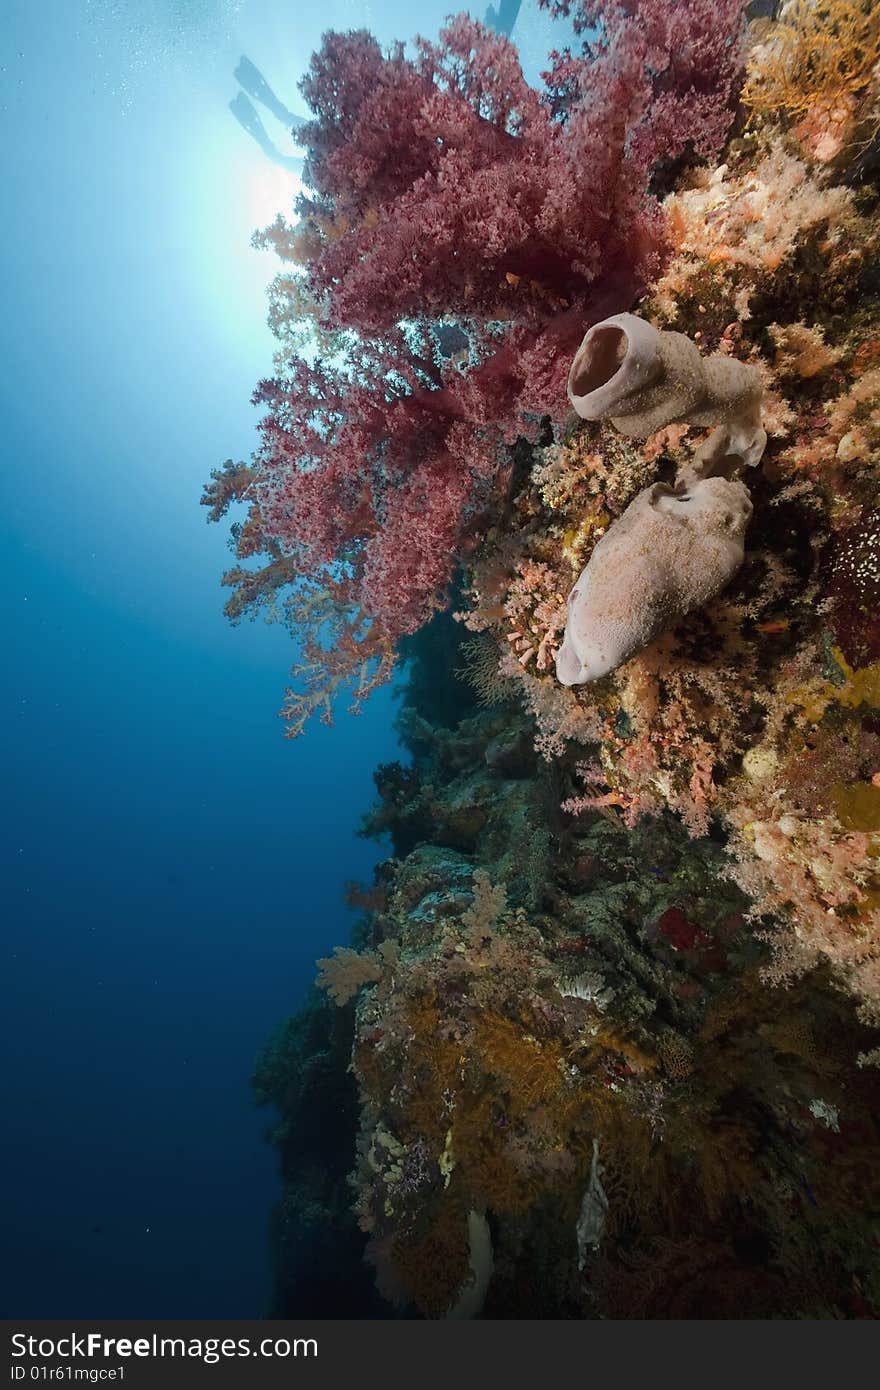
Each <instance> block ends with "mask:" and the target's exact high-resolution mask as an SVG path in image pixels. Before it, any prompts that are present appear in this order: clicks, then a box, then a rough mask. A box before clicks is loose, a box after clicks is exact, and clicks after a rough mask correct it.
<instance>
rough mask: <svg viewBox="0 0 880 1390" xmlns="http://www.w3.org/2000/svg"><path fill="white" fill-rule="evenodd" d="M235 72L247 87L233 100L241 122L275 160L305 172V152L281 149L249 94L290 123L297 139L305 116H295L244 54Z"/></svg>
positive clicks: (237, 117) (231, 106) (231, 108)
mask: <svg viewBox="0 0 880 1390" xmlns="http://www.w3.org/2000/svg"><path fill="white" fill-rule="evenodd" d="M233 76H234V77H235V78H236V80H237V81H238V83H239V84H240V86H241V87H243V88H244V91H241V92H238V93H237V94H236V95H235V96H234V97H233V99H232V101H231V102H230V103H229V109H230V111H231V112H232V114H233V116H234V117H235V119H236V120H237V121H238V124H239V125H240V126H241V127H242V129H243V130H246V131H247V133H248V135H250V137H251V138H252V139H253V140H256V142H257V144H258V145H259V147H260V149H261V150H262V151H263V154H264V155H266V157H267V158H268V159H271V160H272V161H273V163H275V164H279V165H280V166H281V168H282V169H289V170H290V171H291V172H292V173H295V174H301V173H302V170H303V164H304V162H305V161H304V159H303V158H302V156H301V155H292V154H283V153H282V151H281V150H279V148H278V146H277V145H276V144H275V141H274V140H273V139H272V137H271V136H270V135H269V132H268V131H267V130H266V127H265V126H264V125H263V122H262V121H261V120H260V117H259V115H258V113H257V110H256V108H255V106H254V104H253V102H252V101H251V100H250V97H249V96H248V95H246V94H247V93H250V96H252V97H253V98H254V99H255V100H256V101H258V102H259V103H260V105H261V106H265V108H266V110H267V111H270V112H271V113H272V115H273V116H274V117H275V119H276V120H277V121H280V122H281V124H282V125H284V126H286V127H287V129H288V131H289V132H290V134H291V135H293V137H294V139H296V134H295V133H296V131H297V130H299V129H300V127H301V126H303V125H305V120H304V118H303V117H302V116H295V115H294V114H293V112H292V111H288V109H287V107H286V106H285V105H284V103H283V102H282V101H279V100H278V97H277V96H276V95H275V93H274V92H273V91H272V88H271V87H270V86H269V84H268V82H267V81H266V79H265V77H264V76H263V74H262V73H261V72H260V70H259V68H258V67H257V66H256V65H255V64H254V63H252V62H251V60H250V58H246V57H244V56H242V57H241V59H240V60H239V64H238V67H237V68H236V69H235V72H234V73H233Z"/></svg>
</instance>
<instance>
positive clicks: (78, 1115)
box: [0, 0, 549, 1317]
mask: <svg viewBox="0 0 880 1390" xmlns="http://www.w3.org/2000/svg"><path fill="white" fill-rule="evenodd" d="M450 8H453V7H450V5H449V3H448V0H426V2H425V3H422V4H420V5H419V6H417V7H416V8H415V9H414V8H413V6H411V5H409V4H406V3H404V0H381V3H379V0H375V2H374V3H355V0H350V2H347V0H325V3H324V4H322V5H321V6H314V7H308V6H301V5H298V4H294V3H291V0H76V3H71V0H45V2H44V3H42V4H40V5H35V4H34V3H32V0H6V4H5V5H4V7H3V12H2V18H0V107H2V112H0V114H2V121H3V127H4V141H3V153H2V160H3V175H2V178H3V191H4V199H3V202H4V208H5V212H4V216H3V217H2V219H0V261H2V265H3V269H4V283H5V292H4V298H3V313H2V315H0V344H2V347H0V353H2V371H0V397H2V418H3V432H2V455H3V467H2V472H0V489H2V505H0V531H2V539H0V563H2V567H3V592H4V597H5V602H4V617H5V623H6V626H7V631H6V636H5V641H4V646H3V650H4V657H5V660H4V667H5V679H4V682H3V719H2V734H0V737H2V743H3V773H4V785H5V788H6V796H5V798H4V801H5V815H4V822H5V826H4V834H3V836H2V856H3V885H4V886H3V951H4V969H3V979H4V985H5V996H6V997H5V999H4V1004H3V1010H2V1029H3V1035H4V1039H3V1046H4V1058H5V1065H4V1068H3V1090H4V1095H3V1111H2V1113H3V1128H4V1135H5V1138H4V1143H3V1146H2V1158H0V1162H2V1166H3V1173H2V1182H0V1190H2V1194H3V1198H2V1217H0V1220H2V1242H3V1252H4V1259H3V1261H2V1273H0V1280H2V1299H0V1308H2V1312H3V1314H4V1315H7V1316H13V1315H14V1316H43V1317H51V1316H62V1315H63V1316H79V1317H82V1316H87V1315H92V1316H94V1315H101V1316H109V1317H114V1316H115V1317H122V1316H139V1317H157V1316H171V1317H174V1316H177V1317H185V1316H207V1315H211V1316H218V1317H222V1316H236V1315H238V1316H253V1315H258V1314H259V1313H260V1312H262V1311H263V1309H264V1308H265V1307H266V1305H267V1302H268V1291H269V1282H270V1273H271V1271H270V1259H269V1238H268V1228H269V1212H270V1208H271V1204H272V1202H273V1200H274V1198H275V1197H276V1195H277V1182H276V1175H275V1157H274V1155H273V1153H272V1151H271V1150H270V1149H269V1148H268V1146H267V1145H266V1144H265V1143H264V1140H263V1132H264V1129H265V1127H266V1124H267V1117H266V1116H264V1115H263V1114H261V1113H260V1112H259V1111H257V1110H256V1108H255V1107H254V1105H253V1103H252V1100H251V1096H250V1093H249V1076H250V1072H251V1068H252V1065H253V1061H254V1058H255V1055H256V1054H257V1052H258V1050H259V1048H260V1046H261V1045H262V1043H263V1042H264V1040H265V1038H266V1036H267V1034H268V1033H269V1031H270V1029H271V1028H272V1026H273V1025H274V1024H275V1023H276V1022H277V1021H279V1020H280V1019H282V1018H283V1017H285V1016H286V1015H287V1014H289V1013H290V1012H291V1011H292V1009H294V1008H295V1007H296V1006H297V1005H298V1003H299V1002H300V1000H301V998H302V995H303V992H304V990H305V989H306V988H307V986H308V984H309V983H310V981H311V980H312V978H313V976H314V960H315V958H316V956H318V955H320V954H322V953H326V952H327V951H328V950H329V949H330V948H331V947H332V946H333V945H334V944H336V943H337V942H341V941H344V940H346V938H347V935H348V931H349V929H350V914H349V912H348V910H347V909H346V908H345V906H344V904H343V886H344V883H345V881H346V880H348V879H362V880H366V879H369V877H370V872H371V867H372V864H373V862H374V861H375V859H376V858H377V856H379V855H381V854H382V849H383V847H382V846H381V845H379V846H377V845H374V844H371V843H367V842H365V841H363V840H360V839H358V838H356V835H355V831H356V829H357V826H358V823H359V821H360V817H361V815H362V813H363V812H364V811H365V810H366V808H367V807H368V805H369V803H370V800H371V796H372V791H373V788H372V780H371V773H372V770H373V769H374V767H375V766H376V765H377V764H378V763H379V762H381V761H383V760H387V759H389V758H392V757H394V756H395V752H396V747H397V744H396V738H395V734H394V731H393V727H392V720H393V714H394V703H393V698H392V695H391V694H390V693H389V692H388V691H387V690H383V691H381V692H380V693H378V694H377V695H376V696H375V697H374V698H373V699H372V700H371V701H370V702H369V704H368V706H367V708H366V711H365V713H364V714H363V715H362V717H361V718H359V719H357V720H354V719H350V718H348V717H347V716H346V715H345V713H344V712H342V713H341V715H340V718H339V719H338V722H337V725H336V727H335V728H333V729H325V728H322V727H320V726H318V725H315V726H314V727H312V728H310V730H309V732H308V734H307V736H306V737H305V738H304V739H302V740H299V741H298V742H296V743H292V744H291V743H288V742H285V741H284V739H283V737H282V726H281V724H280V723H279V722H278V721H277V719H276V717H275V711H276V709H277V708H278V706H279V704H280V702H281V697H282V695H283V690H284V685H285V676H286V673H287V670H288V668H289V666H290V664H291V662H292V660H293V656H294V653H293V651H292V648H291V642H290V638H289V636H288V634H287V633H286V632H285V631H284V630H283V629H282V628H281V627H277V626H276V627H266V626H264V625H262V624H258V625H248V624H245V625H244V626H243V627H241V628H238V629H232V628H230V627H229V625H228V624H227V622H226V620H225V619H224V617H223V615H222V603H223V598H224V593H223V591H222V590H221V589H220V587H219V577H220V574H221V573H222V571H223V569H224V568H226V567H227V565H228V563H229V555H228V552H227V550H226V541H225V533H224V528H223V527H210V528H209V527H207V526H206V525H205V517H204V513H203V512H202V510H201V509H200V507H199V505H198V502H199V495H200V491H201V486H202V484H203V482H204V480H205V479H206V478H207V475H208V473H209V471H210V469H211V468H212V467H214V466H215V465H216V464H218V463H220V462H221V461H222V460H223V459H224V458H227V457H230V456H234V457H245V458H246V457H247V455H248V453H249V452H250V450H251V449H252V448H253V447H254V444H255V431H254V426H255V420H256V413H255V411H254V410H253V408H252V407H251V406H250V404H249V396H250V392H251V390H252V388H253V386H254V384H255V383H256V381H257V380H258V379H259V378H260V377H261V376H263V375H265V374H266V373H267V372H268V371H269V370H270V365H271V354H272V350H273V346H274V342H273V339H272V337H271V335H270V332H269V330H268V328H267V327H266V324H265V314H266V305H265V288H266V285H267V284H268V282H269V280H270V278H271V276H272V274H273V272H274V265H273V264H272V263H271V258H270V257H268V256H267V255H266V254H265V253H258V252H257V251H255V250H253V249H252V248H251V246H250V236H251V233H252V232H253V231H254V230H255V229H256V228H258V227H260V226H264V225H266V224H268V223H269V222H270V221H272V220H273V218H274V216H275V214H276V213H277V212H278V211H279V210H289V208H290V206H291V203H292V200H293V197H294V195H295V193H296V190H297V175H296V154H297V152H296V148H295V146H294V145H293V143H292V140H291V138H290V132H289V131H288V130H287V129H286V128H285V126H284V125H283V124H282V123H281V122H280V121H279V120H278V119H276V118H275V117H274V116H273V114H272V112H271V111H268V110H267V109H265V108H261V113H260V114H261V122H262V125H263V131H264V132H265V135H266V136H267V137H268V140H269V141H270V142H271V143H272V145H274V147H275V151H274V152H275V153H276V154H277V155H278V156H279V157H278V158H275V159H273V158H271V157H270V156H271V155H272V153H273V151H272V150H271V149H269V150H268V151H267V148H266V141H263V145H264V148H261V147H260V143H259V142H258V140H257V139H255V138H252V136H253V132H251V134H248V132H247V131H246V130H245V129H244V128H243V126H242V124H241V123H239V122H237V121H236V119H234V118H233V114H232V113H231V112H230V109H229V103H230V102H232V101H236V99H237V100H238V102H239V121H240V118H241V114H242V107H241V104H240V103H241V100H242V99H241V89H240V87H239V84H238V82H237V81H236V77H235V75H234V74H235V70H236V68H237V66H238V64H239V61H240V59H241V57H242V55H245V56H246V57H247V58H248V59H249V60H250V61H251V62H253V63H255V64H256V65H257V66H258V67H259V69H260V70H261V72H262V73H263V74H264V75H265V78H266V79H267V81H268V82H269V83H270V84H271V86H272V88H273V90H274V91H275V92H276V93H277V95H278V97H279V99H280V100H281V101H282V102H283V103H286V104H287V105H288V106H290V108H291V109H292V111H293V112H294V113H298V112H299V111H300V109H301V107H297V101H298V94H297V91H296V84H297V81H298V79H299V76H300V75H301V74H302V72H303V70H304V68H305V65H306V63H307V61H308V58H309V55H310V53H311V52H312V51H313V50H314V49H315V47H316V46H317V44H318V42H319V40H320V36H321V33H322V32H323V31H324V30H325V29H327V28H342V29H345V28H351V27H362V26H366V27H369V28H370V29H371V30H372V31H373V32H374V33H375V34H376V35H377V36H378V37H379V38H380V39H381V40H382V41H383V42H387V41H390V40H391V39H393V38H397V37H402V38H405V37H409V36H411V35H412V34H413V33H414V32H422V33H424V34H426V35H428V36H433V35H434V34H436V32H437V29H438V27H439V25H440V23H441V21H442V19H443V17H444V15H445V14H446V13H447V11H448V10H449V9H450ZM483 8H484V7H476V8H475V12H480V17H482V13H481V11H482V9H483ZM514 8H516V7H514ZM548 23H549V21H548V20H547V19H546V17H545V16H543V15H541V14H540V13H539V11H538V7H537V4H536V2H535V0H530V3H527V4H525V5H523V6H522V7H521V14H520V17H519V20H518V31H517V34H516V35H515V37H516V38H517V39H518V41H519V43H520V47H521V52H522V55H523V59H524V64H525V66H526V68H527V70H529V69H531V71H532V72H533V73H534V76H535V77H537V72H538V70H539V68H540V66H541V62H542V60H543V56H544V54H545V53H546V49H547V46H548V45H547V43H546V42H545V37H546V26H547V24H548ZM244 107H245V111H246V107H247V103H244ZM258 134H259V132H258Z"/></svg>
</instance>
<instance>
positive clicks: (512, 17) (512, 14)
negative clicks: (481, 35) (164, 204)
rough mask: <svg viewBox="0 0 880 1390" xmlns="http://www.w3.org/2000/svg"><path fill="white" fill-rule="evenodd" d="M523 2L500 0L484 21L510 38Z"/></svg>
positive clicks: (490, 9) (488, 26) (491, 8)
mask: <svg viewBox="0 0 880 1390" xmlns="http://www.w3.org/2000/svg"><path fill="white" fill-rule="evenodd" d="M521 4H522V0H498V8H497V10H496V8H495V6H494V5H490V6H489V8H488V10H487V11H486V17H485V19H484V20H483V23H484V24H485V26H486V28H487V29H494V30H495V33H496V34H506V35H507V37H508V38H510V34H511V30H512V29H513V26H514V24H515V23H516V20H517V16H518V15H519V11H520V5H521ZM242 86H244V83H242Z"/></svg>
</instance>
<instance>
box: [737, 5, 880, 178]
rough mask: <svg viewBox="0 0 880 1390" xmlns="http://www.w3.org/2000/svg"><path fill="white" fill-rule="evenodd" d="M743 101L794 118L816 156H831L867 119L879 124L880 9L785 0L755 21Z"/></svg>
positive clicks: (763, 113)
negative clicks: (769, 16)
mask: <svg viewBox="0 0 880 1390" xmlns="http://www.w3.org/2000/svg"><path fill="white" fill-rule="evenodd" d="M756 27H757V34H756V43H755V46H754V48H753V50H752V53H751V55H750V61H749V69H748V80H747V82H746V85H745V89H744V92H743V101H744V103H745V104H746V105H747V106H749V107H751V108H752V110H753V112H755V113H756V114H757V115H759V116H764V117H768V116H770V117H772V118H774V119H778V118H779V115H780V113H783V112H784V113H785V115H786V116H787V117H788V118H789V119H790V120H791V121H792V122H796V123H797V124H795V134H796V135H797V136H798V137H799V138H800V139H801V141H802V144H803V145H804V147H805V148H806V149H808V150H809V151H810V153H811V154H812V155H813V156H814V157H815V158H816V159H819V160H821V161H827V160H831V159H834V158H835V156H836V155H838V154H839V153H840V151H841V149H842V148H843V147H844V145H846V144H847V143H848V142H849V141H851V140H852V139H853V138H854V136H855V135H856V133H857V131H858V128H859V126H860V125H861V124H867V125H868V130H867V132H866V135H865V138H867V139H869V138H870V137H871V135H873V134H874V133H875V132H876V130H877V129H878V127H880V104H878V98H880V14H878V11H877V7H876V5H875V4H874V3H873V0H786V3H785V4H783V5H782V7H781V11H780V14H779V16H778V18H777V20H776V22H775V23H767V22H764V23H759V25H758V26H756Z"/></svg>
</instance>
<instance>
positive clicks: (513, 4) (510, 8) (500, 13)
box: [483, 0, 522, 38]
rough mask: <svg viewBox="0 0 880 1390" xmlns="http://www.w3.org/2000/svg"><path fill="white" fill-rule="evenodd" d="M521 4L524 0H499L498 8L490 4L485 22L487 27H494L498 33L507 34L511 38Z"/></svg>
mask: <svg viewBox="0 0 880 1390" xmlns="http://www.w3.org/2000/svg"><path fill="white" fill-rule="evenodd" d="M521 4H522V0H498V8H497V10H496V8H495V6H494V5H490V6H489V8H488V10H487V11H486V16H485V18H484V20H483V23H484V24H485V26H486V28H487V29H494V30H495V33H496V34H506V36H507V38H510V34H511V31H512V29H513V26H514V24H515V23H516V20H517V16H518V15H519V10H520V5H521Z"/></svg>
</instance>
